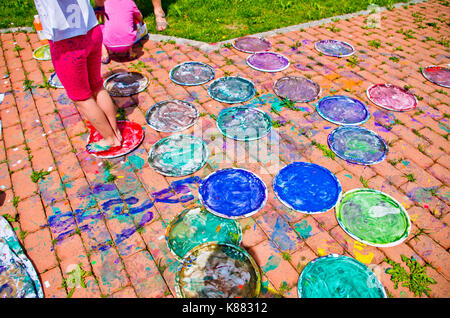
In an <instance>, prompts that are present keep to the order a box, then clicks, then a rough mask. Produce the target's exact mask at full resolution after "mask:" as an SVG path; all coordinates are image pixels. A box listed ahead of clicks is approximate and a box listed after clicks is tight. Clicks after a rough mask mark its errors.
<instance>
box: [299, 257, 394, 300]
mask: <svg viewBox="0 0 450 318" xmlns="http://www.w3.org/2000/svg"><path fill="white" fill-rule="evenodd" d="M298 297H299V298H385V297H386V293H385V291H384V288H383V285H381V283H380V281H379V280H378V278H377V277H376V276H375V274H374V273H373V272H372V271H371V270H370V269H369V268H368V267H367V266H365V265H364V264H362V263H360V262H359V261H357V260H355V259H353V258H351V257H348V256H344V255H335V254H332V255H328V256H324V257H319V258H316V259H314V260H313V261H311V262H309V263H308V264H307V265H306V267H305V268H304V269H303V271H302V273H301V274H300V277H299V280H298Z"/></svg>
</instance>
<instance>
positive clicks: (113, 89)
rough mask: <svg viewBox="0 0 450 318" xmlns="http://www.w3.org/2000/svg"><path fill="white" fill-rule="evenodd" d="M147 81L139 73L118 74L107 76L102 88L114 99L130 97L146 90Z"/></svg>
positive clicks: (145, 77)
mask: <svg viewBox="0 0 450 318" xmlns="http://www.w3.org/2000/svg"><path fill="white" fill-rule="evenodd" d="M149 81H150V80H149V79H148V77H147V76H146V75H144V74H142V73H139V72H118V73H115V74H113V75H111V76H109V77H108V78H107V79H106V80H105V81H104V82H103V86H104V87H105V89H106V90H107V91H108V92H109V95H111V96H114V97H125V96H131V95H134V94H137V93H140V92H142V91H143V90H144V89H146V88H147V86H148V83H149Z"/></svg>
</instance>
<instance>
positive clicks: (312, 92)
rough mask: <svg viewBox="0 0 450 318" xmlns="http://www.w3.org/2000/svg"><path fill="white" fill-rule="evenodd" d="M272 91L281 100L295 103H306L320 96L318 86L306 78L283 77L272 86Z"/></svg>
mask: <svg viewBox="0 0 450 318" xmlns="http://www.w3.org/2000/svg"><path fill="white" fill-rule="evenodd" d="M273 91H274V92H275V94H276V95H277V96H278V97H280V98H282V99H286V98H287V99H289V100H291V101H294V102H296V103H306V102H310V101H313V100H315V99H316V98H318V97H319V96H320V93H321V89H320V86H319V84H317V83H316V82H313V81H311V80H310V79H308V78H306V77H300V76H285V77H282V78H280V79H278V80H277V81H276V82H275V83H274V84H273Z"/></svg>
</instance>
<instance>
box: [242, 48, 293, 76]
mask: <svg viewBox="0 0 450 318" xmlns="http://www.w3.org/2000/svg"><path fill="white" fill-rule="evenodd" d="M247 64H248V66H250V67H251V68H253V69H255V70H257V71H261V72H280V71H282V70H285V69H287V68H288V67H289V60H288V58H287V57H285V56H284V55H282V54H279V53H275V52H259V53H254V54H252V55H250V56H249V57H247Z"/></svg>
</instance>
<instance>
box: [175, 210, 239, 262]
mask: <svg viewBox="0 0 450 318" xmlns="http://www.w3.org/2000/svg"><path fill="white" fill-rule="evenodd" d="M241 239H242V232H241V228H240V225H239V223H237V222H236V221H235V220H232V219H224V218H221V217H218V216H216V215H214V214H212V213H209V212H208V211H205V210H202V209H201V208H194V209H190V210H185V211H183V212H182V213H180V214H179V215H178V216H177V217H175V218H174V219H173V221H172V222H171V223H170V225H169V226H168V228H167V235H166V240H167V244H168V246H169V249H170V250H171V252H172V253H173V254H174V255H176V256H177V257H178V258H179V259H182V258H183V257H184V256H185V255H186V253H188V252H189V251H190V250H191V249H193V248H194V247H196V246H197V245H200V244H203V243H206V242H219V243H229V244H234V245H239V244H240V242H241Z"/></svg>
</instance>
